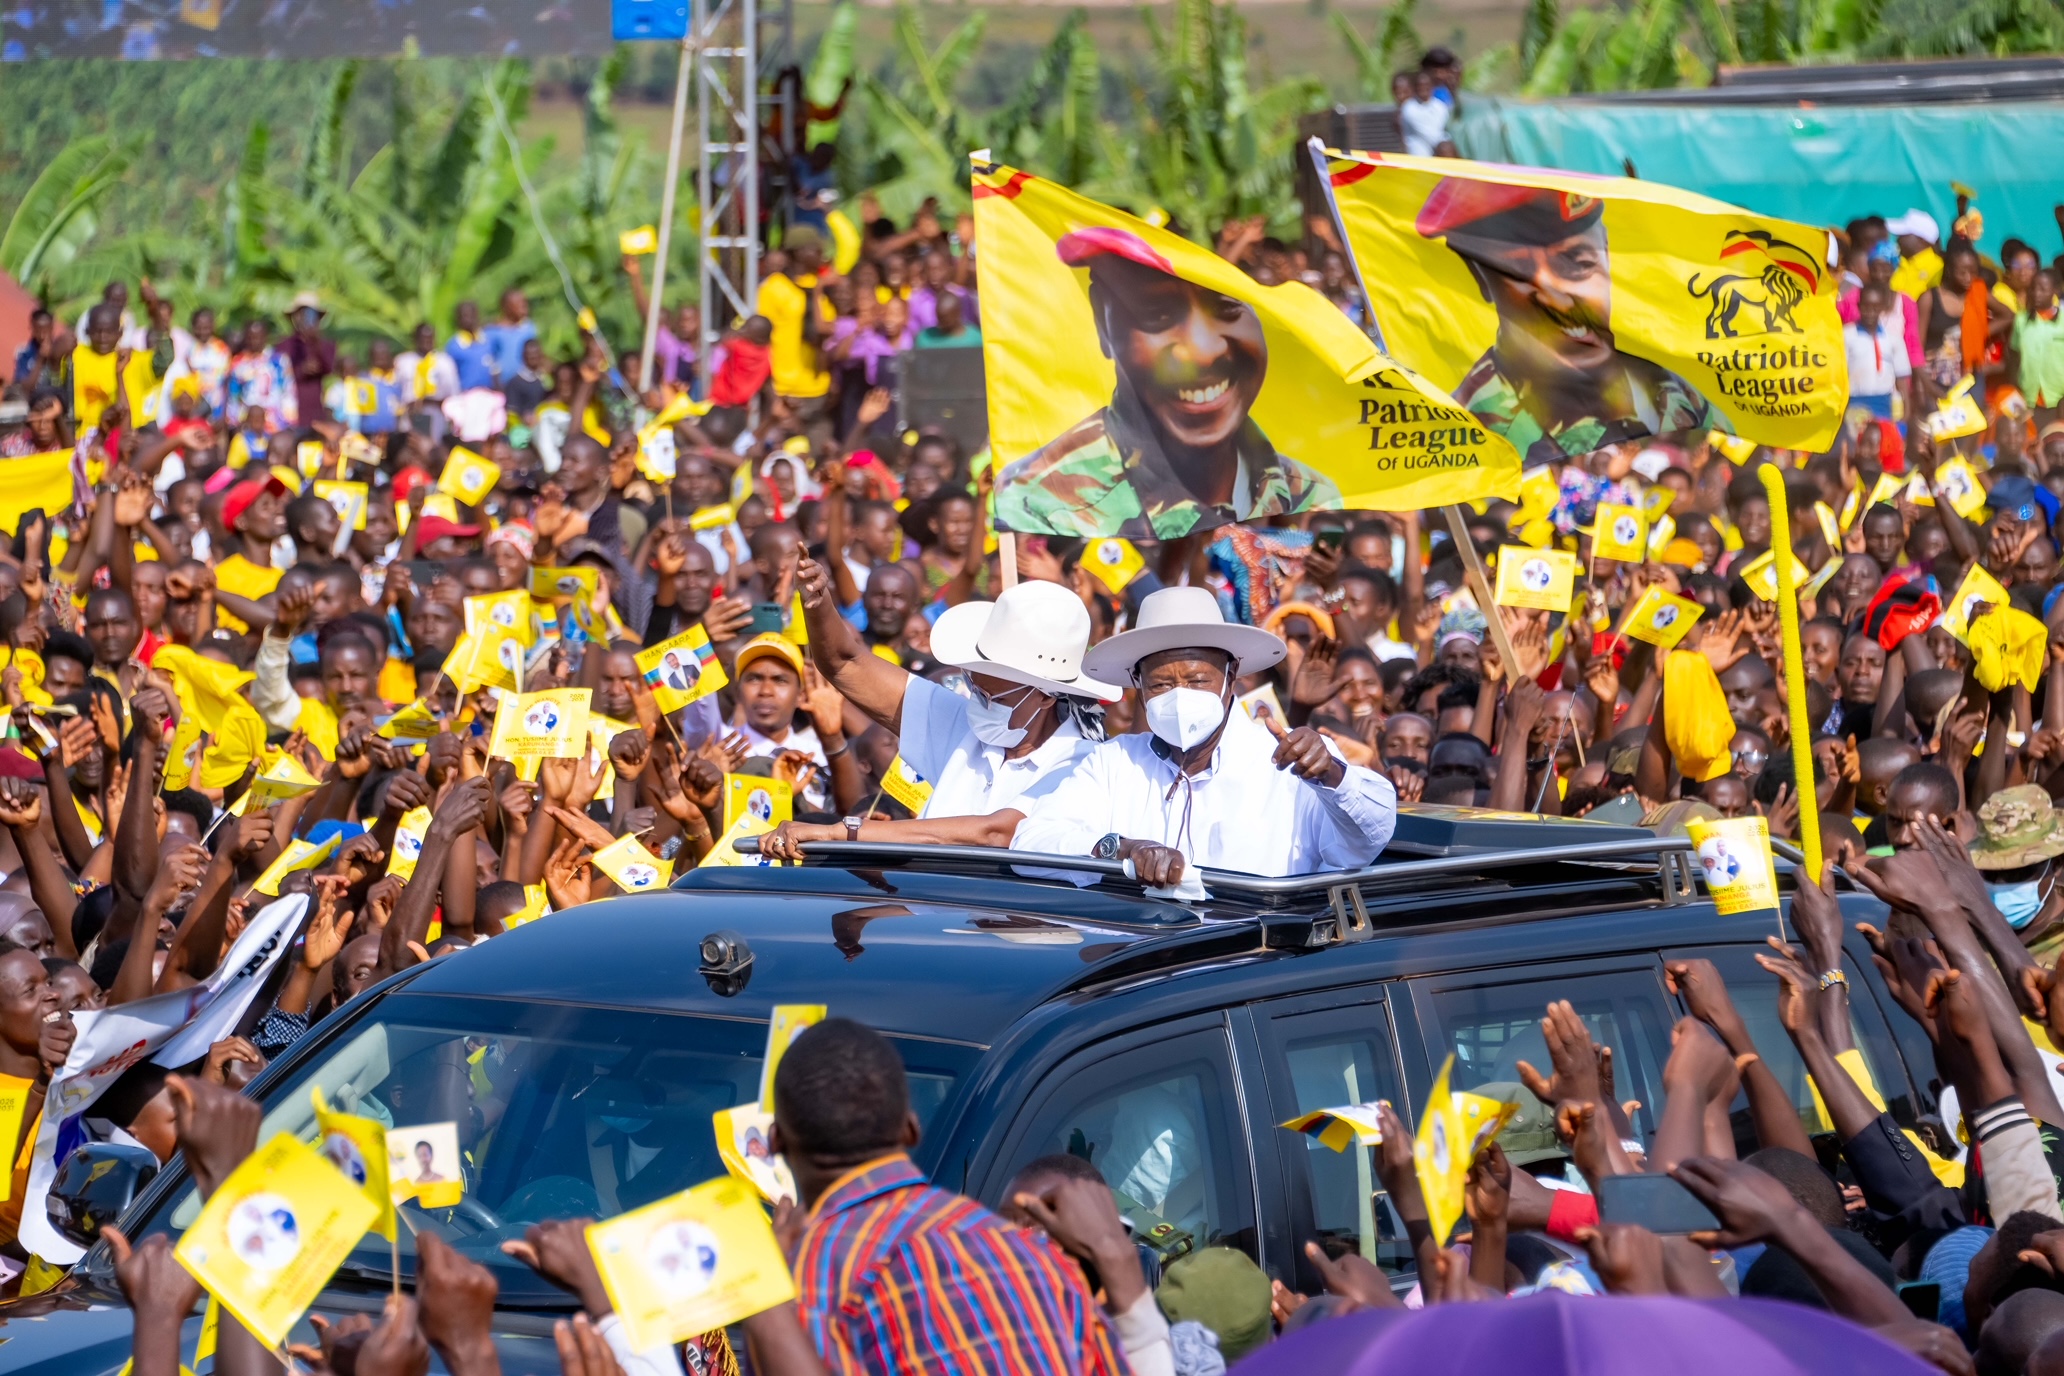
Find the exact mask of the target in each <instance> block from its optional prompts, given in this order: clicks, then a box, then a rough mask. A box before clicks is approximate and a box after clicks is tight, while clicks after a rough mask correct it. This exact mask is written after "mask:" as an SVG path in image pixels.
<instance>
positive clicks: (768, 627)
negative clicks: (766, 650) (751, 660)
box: [746, 602, 788, 635]
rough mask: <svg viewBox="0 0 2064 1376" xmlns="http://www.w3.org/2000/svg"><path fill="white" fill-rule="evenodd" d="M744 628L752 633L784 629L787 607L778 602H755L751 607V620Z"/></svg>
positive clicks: (760, 633)
mask: <svg viewBox="0 0 2064 1376" xmlns="http://www.w3.org/2000/svg"><path fill="white" fill-rule="evenodd" d="M746 629H747V630H748V631H750V632H752V633H753V634H754V635H765V634H766V633H767V632H769V631H776V632H779V631H784V630H786V629H788V608H786V607H784V606H782V605H781V604H780V603H779V602H755V603H753V609H752V621H751V622H750V623H748V624H747V626H746Z"/></svg>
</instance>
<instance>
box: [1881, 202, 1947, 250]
mask: <svg viewBox="0 0 2064 1376" xmlns="http://www.w3.org/2000/svg"><path fill="white" fill-rule="evenodd" d="M1885 232H1886V233H1887V234H1889V235H1891V236H1892V237H1893V238H1895V239H1897V238H1899V237H1900V236H1901V235H1903V234H1911V235H1913V236H1914V238H1916V239H1922V240H1925V241H1927V242H1928V243H1931V244H1939V243H1941V242H1942V226H1940V225H1938V224H1936V223H1935V217H1934V216H1933V215H1930V214H1929V213H1928V212H1927V211H1925V210H1909V211H1907V212H1906V214H1904V215H1895V216H1893V217H1892V218H1891V219H1889V220H1887V221H1885Z"/></svg>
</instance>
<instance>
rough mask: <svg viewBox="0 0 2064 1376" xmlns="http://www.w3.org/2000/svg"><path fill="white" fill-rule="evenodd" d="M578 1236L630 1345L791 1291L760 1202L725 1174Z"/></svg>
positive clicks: (723, 1319)
mask: <svg viewBox="0 0 2064 1376" xmlns="http://www.w3.org/2000/svg"><path fill="white" fill-rule="evenodd" d="M587 1238H588V1250H589V1251H590V1252H591V1253H593V1254H594V1258H595V1269H596V1270H597V1271H599V1272H601V1274H602V1288H603V1289H604V1290H606V1291H608V1292H609V1300H610V1303H611V1304H612V1305H613V1306H614V1307H615V1309H616V1313H617V1317H618V1318H620V1319H622V1320H623V1326H624V1336H625V1337H626V1338H628V1339H629V1340H630V1344H631V1348H632V1350H633V1351H637V1352H645V1351H650V1350H652V1349H654V1348H660V1347H665V1346H667V1345H669V1344H671V1343H676V1342H679V1341H680V1340H681V1339H683V1338H687V1337H692V1336H693V1335H695V1334H697V1333H707V1332H709V1331H710V1330H711V1329H713V1328H723V1327H726V1326H728V1325H730V1324H734V1323H737V1322H738V1321H739V1320H740V1319H747V1318H751V1317H752V1316H753V1315H754V1314H757V1313H759V1312H760V1311H762V1310H765V1309H772V1308H773V1307H774V1306H775V1305H777V1304H784V1303H786V1302H787V1301H789V1300H792V1299H794V1298H795V1281H794V1278H793V1277H791V1276H790V1275H789V1271H788V1261H787V1259H786V1258H785V1257H783V1256H782V1255H781V1248H780V1246H779V1245H778V1244H777V1243H776V1242H775V1241H774V1229H773V1227H772V1226H771V1225H770V1224H769V1223H768V1222H767V1213H766V1210H765V1209H763V1208H761V1207H760V1203H759V1200H758V1199H757V1198H756V1197H755V1196H754V1194H753V1191H752V1190H751V1188H749V1187H748V1186H747V1185H745V1184H744V1183H743V1182H742V1181H738V1180H734V1179H732V1178H731V1177H730V1176H719V1177H718V1178H717V1179H715V1180H711V1181H708V1182H706V1183H704V1184H701V1185H697V1186H696V1187H695V1188H694V1189H692V1190H683V1191H682V1192H681V1193H679V1194H676V1195H669V1196H668V1197H667V1198H665V1199H662V1200H660V1201H659V1202H658V1203H656V1204H647V1205H646V1206H645V1207H644V1208H642V1209H634V1210H632V1211H631V1212H630V1213H627V1214H622V1215H620V1216H618V1217H616V1218H612V1219H610V1220H609V1221H608V1222H606V1223H595V1224H591V1225H589V1227H588V1232H587Z"/></svg>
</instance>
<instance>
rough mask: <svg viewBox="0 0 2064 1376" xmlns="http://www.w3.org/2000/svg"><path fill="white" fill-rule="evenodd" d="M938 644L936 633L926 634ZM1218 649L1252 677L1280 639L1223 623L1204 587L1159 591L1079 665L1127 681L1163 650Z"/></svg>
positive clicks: (1279, 650) (1273, 659)
mask: <svg viewBox="0 0 2064 1376" xmlns="http://www.w3.org/2000/svg"><path fill="white" fill-rule="evenodd" d="M932 643H933V644H934V645H935V646H936V645H937V644H938V632H937V631H936V630H935V631H933V632H932ZM1199 648H1201V649H1211V650H1224V651H1225V652H1226V653H1227V654H1229V655H1231V656H1232V657H1233V659H1234V660H1235V661H1236V664H1235V666H1234V669H1233V673H1234V676H1235V677H1238V676H1239V675H1242V674H1258V673H1260V672H1261V671H1262V670H1263V669H1268V668H1273V667H1274V666H1275V665H1276V663H1277V662H1278V661H1280V660H1281V659H1282V658H1283V654H1284V648H1283V641H1282V639H1281V637H1279V636H1276V635H1272V634H1270V633H1269V632H1268V631H1264V630H1262V629H1261V628H1260V627H1259V626H1243V625H1241V624H1239V623H1238V622H1233V621H1227V620H1226V619H1225V613H1223V612H1221V611H1220V610H1219V608H1218V599H1217V598H1216V597H1213V596H1212V595H1211V590H1210V589H1209V588H1163V589H1161V590H1160V591H1159V592H1155V593H1149V594H1148V595H1147V597H1146V600H1145V601H1143V602H1141V603H1140V609H1139V620H1138V622H1137V623H1135V624H1134V626H1133V628H1132V629H1131V630H1129V631H1123V632H1121V633H1119V634H1117V635H1114V636H1112V637H1111V638H1110V639H1109V640H1106V641H1105V642H1103V643H1102V644H1101V645H1096V646H1093V647H1092V648H1091V649H1090V652H1089V653H1088V654H1086V655H1084V656H1083V657H1082V667H1083V668H1084V669H1086V670H1088V671H1089V672H1090V673H1092V674H1095V675H1097V677H1099V678H1108V679H1116V680H1117V681H1118V682H1120V683H1129V682H1131V681H1132V671H1133V668H1134V666H1136V665H1137V664H1138V663H1139V662H1140V661H1141V660H1143V659H1145V658H1146V657H1147V656H1148V655H1156V654H1159V653H1161V652H1162V651H1163V650H1188V649H1199Z"/></svg>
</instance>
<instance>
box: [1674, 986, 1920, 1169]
mask: <svg viewBox="0 0 2064 1376" xmlns="http://www.w3.org/2000/svg"><path fill="white" fill-rule="evenodd" d="M1755 954H1756V948H1755V947H1753V946H1748V947H1744V946H1707V947H1700V948H1696V949H1686V950H1678V951H1666V952H1664V953H1663V959H1664V960H1665V961H1670V960H1677V959H1683V958H1691V957H1697V958H1703V959H1706V960H1710V961H1712V962H1713V965H1714V968H1715V969H1717V970H1719V972H1720V978H1721V979H1722V980H1724V981H1726V983H1727V993H1728V996H1729V997H1730V998H1732V999H1733V1000H1734V1006H1735V1009H1736V1011H1738V1012H1739V1013H1740V1014H1741V1017H1742V1022H1743V1023H1744V1024H1745V1025H1746V1026H1747V1027H1748V1030H1749V1037H1750V1039H1751V1040H1753V1041H1754V1042H1755V1043H1756V1054H1757V1055H1758V1056H1759V1057H1761V1058H1762V1061H1763V1064H1764V1065H1766V1066H1768V1067H1769V1068H1770V1073H1771V1074H1773V1075H1775V1076H1776V1077H1777V1082H1778V1084H1780V1085H1782V1086H1783V1087H1784V1091H1785V1093H1786V1094H1787V1095H1789V1096H1790V1097H1791V1100H1792V1104H1793V1106H1794V1107H1795V1108H1797V1109H1798V1111H1799V1123H1800V1125H1801V1126H1802V1127H1804V1128H1805V1129H1806V1131H1807V1132H1808V1133H1809V1134H1811V1133H1816V1132H1830V1131H1832V1130H1833V1125H1832V1124H1831V1123H1830V1122H1829V1121H1828V1118H1827V1115H1826V1113H1825V1112H1824V1111H1823V1110H1822V1108H1821V1106H1820V1101H1819V1099H1818V1098H1817V1097H1816V1095H1815V1093H1814V1090H1813V1079H1812V1077H1811V1076H1809V1075H1808V1074H1807V1073H1806V1063H1805V1062H1804V1061H1802V1060H1800V1059H1799V1051H1798V1048H1797V1047H1795V1046H1793V1045H1792V1038H1791V1034H1789V1033H1787V1032H1786V1031H1785V1029H1784V1024H1783V1023H1782V1022H1780V1021H1779V1020H1778V1016H1777V977H1776V976H1774V975H1772V974H1771V973H1769V972H1768V971H1767V970H1765V969H1764V968H1763V967H1762V966H1760V965H1758V964H1756V961H1755ZM1856 997H1857V994H1856V991H1854V990H1852V991H1851V995H1850V1005H1851V1012H1850V1016H1849V1029H1850V1035H1851V1036H1852V1037H1853V1038H1854V1039H1855V1042H1856V1049H1857V1050H1858V1051H1860V1052H1861V1053H1862V1054H1863V1063H1864V1066H1865V1068H1867V1069H1868V1070H1869V1071H1870V1073H1871V1080H1872V1082H1873V1083H1874V1084H1875V1085H1876V1086H1877V1089H1878V1092H1879V1094H1880V1095H1884V1096H1888V1097H1889V1096H1896V1095H1899V1094H1903V1093H1905V1091H1906V1077H1905V1075H1904V1074H1903V1073H1902V1072H1901V1071H1900V1069H1899V1068H1898V1067H1897V1066H1885V1065H1882V1064H1881V1063H1880V1061H1879V1057H1878V1054H1877V1050H1876V1048H1875V1046H1874V1044H1873V1039H1872V1038H1870V1037H1868V1036H1866V1035H1865V1031H1864V1029H1863V1027H1862V1026H1861V1025H1860V1023H1859V1021H1858V1019H1857V1017H1856V1013H1855V1002H1856ZM1866 997H1867V995H1866ZM1888 1076H1889V1078H1888ZM1732 1117H1733V1120H1734V1129H1735V1137H1736V1139H1737V1145H1738V1146H1739V1147H1740V1149H1741V1151H1742V1153H1743V1154H1744V1155H1746V1154H1747V1153H1748V1152H1750V1151H1753V1150H1755V1148H1756V1146H1757V1145H1758V1143H1757V1138H1756V1130H1755V1124H1754V1121H1753V1120H1752V1119H1751V1117H1750V1115H1749V1098H1748V1095H1746V1094H1740V1093H1738V1094H1736V1095H1735V1100H1734V1108H1733V1114H1732Z"/></svg>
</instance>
